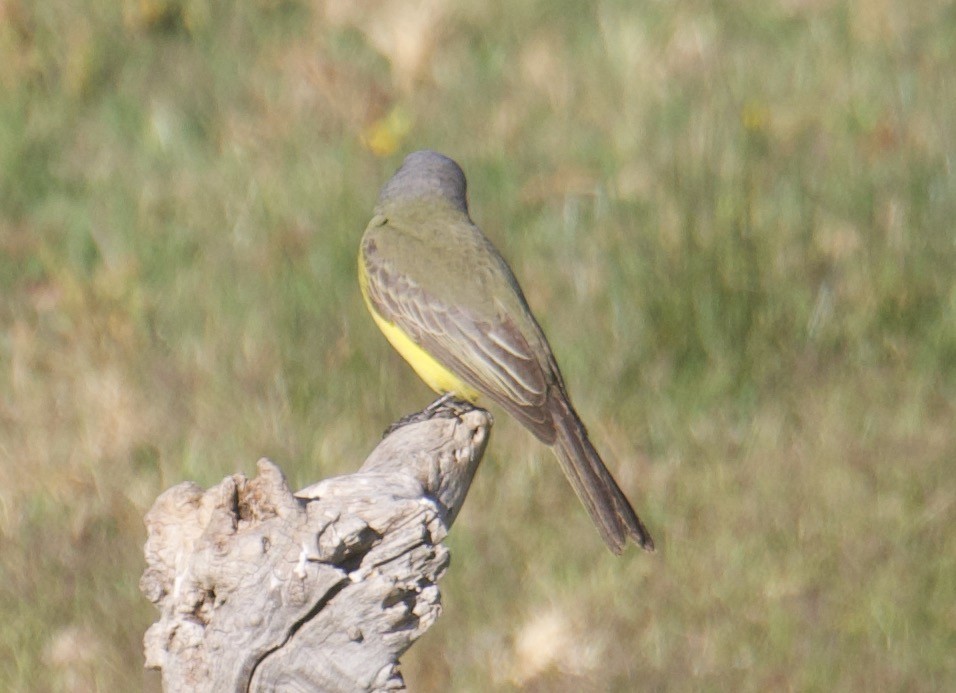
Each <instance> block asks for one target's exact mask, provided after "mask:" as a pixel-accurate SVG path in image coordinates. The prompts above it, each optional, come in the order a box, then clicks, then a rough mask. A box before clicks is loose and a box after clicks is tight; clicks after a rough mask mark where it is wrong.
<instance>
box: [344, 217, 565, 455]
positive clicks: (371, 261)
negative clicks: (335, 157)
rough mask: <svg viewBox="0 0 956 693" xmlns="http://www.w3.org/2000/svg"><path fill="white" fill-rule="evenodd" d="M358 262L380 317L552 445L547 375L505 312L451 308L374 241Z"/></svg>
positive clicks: (368, 241) (370, 298) (529, 345)
mask: <svg viewBox="0 0 956 693" xmlns="http://www.w3.org/2000/svg"><path fill="white" fill-rule="evenodd" d="M386 233H387V231H386ZM362 258H363V262H364V263H365V270H366V276H367V278H368V282H367V286H366V291H367V293H368V297H369V300H370V301H371V302H372V305H373V306H374V307H375V309H376V310H377V311H378V312H379V314H381V315H382V316H383V317H385V318H386V319H388V320H389V321H390V322H393V323H394V324H395V325H397V326H398V327H399V328H401V329H402V331H403V332H405V333H406V334H407V335H408V336H409V337H411V339H412V340H413V341H414V342H415V343H416V344H418V345H419V346H420V347H421V348H423V349H424V350H425V351H427V352H428V353H429V354H431V355H432V356H433V357H434V358H436V359H437V360H438V361H439V362H440V363H441V364H442V365H444V366H445V367H446V368H448V369H449V370H450V371H452V372H453V373H454V374H455V375H457V376H458V377H460V378H461V379H462V380H464V381H465V382H466V383H468V384H469V385H471V386H472V387H474V388H475V389H476V390H478V391H479V392H481V393H482V394H484V395H485V396H487V397H488V398H489V399H491V400H492V401H494V402H495V403H497V404H499V405H500V406H502V407H504V408H505V409H506V410H507V411H508V412H509V413H510V414H512V415H513V416H514V417H515V418H517V419H518V420H519V421H520V422H521V423H522V424H524V425H525V426H526V427H527V428H529V429H530V430H531V431H532V432H533V433H534V434H535V435H536V436H537V437H538V438H540V439H541V440H543V441H544V442H546V443H549V444H550V443H551V442H553V440H554V435H555V431H554V426H553V424H552V421H551V414H550V412H549V410H548V408H547V406H546V403H547V397H548V387H549V384H550V383H549V378H548V374H547V373H546V372H545V371H544V369H543V368H542V365H541V363H540V362H539V360H538V358H537V357H536V356H535V352H534V349H533V347H532V346H531V344H529V342H528V339H527V338H526V337H525V336H524V335H523V334H522V333H521V330H520V329H519V328H518V326H517V325H516V324H515V321H514V320H513V319H512V318H511V317H510V316H508V315H507V314H506V312H505V311H503V310H500V309H499V310H496V311H494V313H493V314H492V315H476V314H474V313H473V312H471V311H469V310H468V309H467V308H465V307H463V306H456V305H449V304H448V303H447V302H446V301H444V300H442V297H441V296H437V295H435V294H434V293H433V292H429V291H427V290H425V289H424V288H423V287H422V286H421V285H420V284H418V283H417V282H416V281H414V280H413V279H412V278H411V277H409V276H408V275H407V274H406V273H404V272H402V271H401V268H398V267H396V266H395V264H394V262H390V261H389V260H388V259H387V258H385V257H383V256H382V253H380V252H379V249H378V247H377V244H376V243H375V242H374V239H366V241H365V242H364V243H363V253H362Z"/></svg>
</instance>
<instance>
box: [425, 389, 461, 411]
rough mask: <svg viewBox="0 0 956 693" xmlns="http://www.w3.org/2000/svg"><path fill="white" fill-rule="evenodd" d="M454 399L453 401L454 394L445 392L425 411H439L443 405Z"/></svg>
mask: <svg viewBox="0 0 956 693" xmlns="http://www.w3.org/2000/svg"><path fill="white" fill-rule="evenodd" d="M454 399H455V395H454V393H452V392H446V393H445V394H443V395H442V396H441V397H439V398H438V399H436V400H435V401H434V402H432V403H431V404H429V405H428V406H427V407H425V411H435V410H436V409H440V408H441V407H442V405H443V404H446V403H448V402H451V401H452V400H454Z"/></svg>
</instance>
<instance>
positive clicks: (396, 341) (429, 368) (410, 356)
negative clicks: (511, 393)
mask: <svg viewBox="0 0 956 693" xmlns="http://www.w3.org/2000/svg"><path fill="white" fill-rule="evenodd" d="M367 281H368V277H367V276H366V274H365V267H364V265H363V263H362V260H361V258H359V284H360V286H361V287H362V297H363V298H364V299H365V305H366V307H367V308H368V312H369V313H371V314H372V318H373V319H374V320H375V324H376V325H378V329H380V330H381V331H382V334H384V335H385V338H386V339H387V340H388V341H389V343H390V344H391V345H392V346H393V347H395V350H396V351H397V352H398V353H399V354H401V355H402V358H404V359H405V360H406V361H408V363H409V365H410V366H411V367H412V368H413V369H414V370H415V372H416V373H418V377H419V378H421V379H422V380H424V381H425V384H426V385H428V387H430V388H431V389H433V390H434V391H435V392H437V393H438V394H440V395H444V394H449V393H450V394H453V395H455V396H456V397H458V398H460V399H464V400H467V401H469V402H472V403H474V402H477V400H478V397H479V394H478V391H477V390H475V389H474V388H473V387H471V386H470V385H468V384H467V383H465V382H464V381H463V380H462V379H461V378H459V377H458V376H457V375H455V374H454V373H452V372H451V371H450V370H448V369H447V368H445V366H443V365H442V364H440V363H439V362H438V361H436V360H435V358H434V357H433V356H432V355H431V354H429V353H428V352H427V351H425V350H424V349H422V348H421V347H420V346H419V345H418V344H416V343H415V342H414V341H412V338H411V337H409V336H408V335H407V334H406V333H405V332H403V331H402V329H401V328H399V327H398V325H396V324H395V323H393V322H391V321H389V320H388V319H387V318H385V317H384V316H382V315H380V314H379V313H378V311H377V310H375V306H373V305H372V302H371V301H370V300H369V298H368V291H367V289H366V283H367Z"/></svg>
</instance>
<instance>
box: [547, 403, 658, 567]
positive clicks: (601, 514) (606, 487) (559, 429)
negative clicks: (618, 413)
mask: <svg viewBox="0 0 956 693" xmlns="http://www.w3.org/2000/svg"><path fill="white" fill-rule="evenodd" d="M562 399H563V398H562ZM551 408H552V418H553V420H554V426H555V431H556V437H555V441H554V448H553V449H554V453H555V455H556V456H557V458H558V461H559V462H560V463H561V468H562V469H563V470H564V474H565V476H567V477H568V481H570V482H571V485H572V486H573V487H574V490H575V492H576V493H577V495H578V498H580V499H581V502H582V503H584V507H585V508H586V509H587V511H588V514H589V515H590V516H591V520H592V521H593V522H594V524H595V526H596V527H597V529H598V531H599V532H600V533H601V537H602V538H603V539H604V543H605V544H607V546H608V548H609V549H611V551H613V552H614V553H615V554H618V555H620V554H621V552H623V551H624V547H625V546H626V544H627V539H628V537H630V538H631V539H633V540H634V542H635V543H636V544H638V545H639V546H640V547H641V548H642V549H644V550H646V551H653V550H654V540H653V539H651V535H650V532H648V531H647V528H646V527H645V526H644V523H643V522H641V520H640V518H639V517H638V516H637V513H636V512H634V508H632V507H631V504H630V502H628V500H627V497H626V496H625V495H624V492H623V491H621V488H620V486H618V485H617V482H616V481H614V477H613V476H611V472H610V471H608V468H607V467H605V466H604V462H603V461H602V460H601V456H600V455H598V453H597V450H595V449H594V446H593V445H591V441H590V440H589V439H588V434H587V431H586V430H585V428H584V425H583V424H582V423H581V420H580V419H579V418H578V416H577V414H576V413H575V412H574V409H573V408H572V407H571V405H570V404H569V403H568V402H567V401H562V400H561V399H555V400H553V401H552V407H551Z"/></svg>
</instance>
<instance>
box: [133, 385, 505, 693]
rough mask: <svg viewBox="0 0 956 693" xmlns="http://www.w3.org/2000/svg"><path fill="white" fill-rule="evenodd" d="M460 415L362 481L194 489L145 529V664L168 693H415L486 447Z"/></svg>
mask: <svg viewBox="0 0 956 693" xmlns="http://www.w3.org/2000/svg"><path fill="white" fill-rule="evenodd" d="M491 425H492V419H491V415H490V414H488V412H486V411H484V410H481V409H475V408H472V407H470V406H467V405H463V404H461V403H459V402H453V403H450V404H445V405H443V406H439V407H437V408H435V409H429V410H426V411H425V412H422V413H421V414H418V415H415V416H414V417H410V418H409V419H406V420H405V421H403V422H400V423H399V424H397V425H396V426H394V427H392V429H390V430H389V432H387V434H386V437H385V438H384V439H383V440H382V442H381V443H379V445H378V447H376V448H375V450H374V451H373V452H372V453H371V455H369V457H368V459H367V460H366V461H365V463H364V464H363V465H362V467H361V469H360V470H359V471H358V472H356V473H355V474H349V475H346V476H340V477H334V478H331V479H326V480H324V481H321V482H319V483H316V484H313V485H312V486H309V487H308V488H305V489H303V490H301V491H299V492H298V493H292V492H291V491H290V490H289V487H288V485H287V484H286V480H285V477H284V476H283V474H282V472H281V471H280V469H279V468H278V467H277V466H276V465H274V464H273V463H272V462H270V461H269V460H265V459H262V460H260V461H259V463H258V475H257V476H256V478H254V479H251V480H250V479H247V478H246V477H245V476H243V475H242V474H234V475H232V476H230V477H227V478H226V479H224V480H223V481H222V482H221V483H220V484H219V485H217V486H215V487H213V488H211V489H209V490H208V491H203V490H202V489H201V488H200V487H198V486H197V485H195V484H193V483H183V484H180V485H178V486H175V487H173V488H171V489H169V490H168V491H166V492H164V493H163V494H162V495H161V496H160V497H159V498H158V499H157V500H156V503H155V504H154V506H153V508H152V509H151V510H150V511H149V513H148V514H147V516H146V527H147V531H148V539H147V541H146V547H145V553H146V562H147V568H146V571H145V572H144V574H143V577H142V579H141V581H140V588H141V590H142V591H143V593H144V594H145V595H146V596H147V597H148V598H149V599H150V600H151V601H152V602H153V603H154V604H156V606H157V607H158V608H159V610H160V618H159V620H158V621H157V622H156V623H154V624H153V625H152V626H150V628H149V630H148V631H147V633H146V637H145V639H144V646H145V650H146V666H147V667H150V668H158V669H161V670H162V679H163V688H164V690H166V691H187V690H188V691H217V692H218V691H247V690H253V691H264V690H269V691H272V690H283V691H316V690H318V691H378V690H403V689H404V681H403V679H402V676H401V673H400V671H399V662H398V658H399V656H400V655H401V654H402V653H403V652H405V650H407V649H408V648H409V647H410V646H411V644H412V643H414V642H415V640H417V639H418V638H419V637H420V636H421V635H422V634H423V633H424V632H425V631H426V630H427V629H428V628H429V627H430V626H431V625H432V623H434V622H435V620H436V619H437V618H438V616H439V614H440V613H441V598H440V593H439V590H438V586H437V581H438V579H439V578H441V577H442V575H443V574H444V572H445V570H446V569H447V567H448V563H449V553H448V549H447V548H446V547H445V546H444V545H443V544H442V543H441V542H442V541H443V540H444V538H445V536H446V535H447V532H448V529H449V527H450V526H451V524H452V522H453V521H454V519H455V517H456V515H457V514H458V511H459V510H460V508H461V505H462V503H463V502H464V500H465V495H466V494H467V492H468V488H469V486H470V484H471V480H472V477H473V476H474V473H475V470H476V469H477V466H478V463H479V461H480V460H481V457H482V454H483V453H484V450H485V444H486V443H487V441H488V435H489V432H490V429H491Z"/></svg>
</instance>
